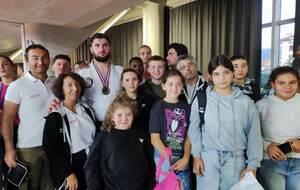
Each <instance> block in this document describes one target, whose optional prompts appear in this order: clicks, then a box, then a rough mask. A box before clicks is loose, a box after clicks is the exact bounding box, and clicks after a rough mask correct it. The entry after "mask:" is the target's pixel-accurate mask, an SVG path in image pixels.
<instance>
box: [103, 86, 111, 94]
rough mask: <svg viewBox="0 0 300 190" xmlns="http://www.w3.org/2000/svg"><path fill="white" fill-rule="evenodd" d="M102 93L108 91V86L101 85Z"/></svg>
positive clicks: (107, 92)
mask: <svg viewBox="0 0 300 190" xmlns="http://www.w3.org/2000/svg"><path fill="white" fill-rule="evenodd" d="M102 93H103V94H104V95H108V94H109V93H110V90H109V87H108V86H103V87H102Z"/></svg>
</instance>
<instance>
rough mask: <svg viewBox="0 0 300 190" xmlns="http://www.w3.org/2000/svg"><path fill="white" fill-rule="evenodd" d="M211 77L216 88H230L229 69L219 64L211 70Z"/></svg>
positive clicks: (230, 76) (231, 74) (231, 75)
mask: <svg viewBox="0 0 300 190" xmlns="http://www.w3.org/2000/svg"><path fill="white" fill-rule="evenodd" d="M211 78H212V81H213V84H214V88H215V89H216V90H218V89H220V90H221V89H222V90H224V89H227V88H230V86H231V83H232V79H233V72H232V71H231V70H230V69H228V68H226V67H224V66H222V65H219V66H218V67H217V68H216V69H215V70H213V71H212V74H211Z"/></svg>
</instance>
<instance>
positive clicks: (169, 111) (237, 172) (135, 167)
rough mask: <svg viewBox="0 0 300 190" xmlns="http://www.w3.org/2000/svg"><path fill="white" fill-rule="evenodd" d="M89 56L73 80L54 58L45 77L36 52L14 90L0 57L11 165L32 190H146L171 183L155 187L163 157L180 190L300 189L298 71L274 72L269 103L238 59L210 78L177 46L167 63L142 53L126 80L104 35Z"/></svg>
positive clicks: (224, 60)
mask: <svg viewBox="0 0 300 190" xmlns="http://www.w3.org/2000/svg"><path fill="white" fill-rule="evenodd" d="M90 52H91V54H92V60H91V62H90V63H89V64H85V63H81V62H78V64H76V65H77V66H76V69H75V70H74V72H71V71H72V69H71V64H70V62H71V61H70V58H69V57H68V56H67V55H57V56H55V58H54V60H53V65H52V67H51V68H52V70H53V72H54V76H48V75H47V70H48V68H49V63H50V56H49V52H48V50H47V49H46V48H45V47H44V46H42V45H38V44H34V45H30V46H28V47H27V48H26V50H25V52H24V57H25V61H26V64H27V65H28V66H29V70H30V71H29V72H27V73H25V74H24V76H23V77H21V78H19V79H17V80H15V78H13V77H10V75H9V73H10V72H11V67H12V65H13V62H12V61H11V60H10V59H9V58H8V57H5V56H0V77H1V80H2V82H1V83H0V89H1V90H0V91H1V92H0V100H1V104H0V105H1V107H0V108H1V109H0V111H1V112H0V115H1V132H2V137H3V140H4V151H3V154H4V161H5V164H6V165H7V166H8V167H9V168H12V167H15V166H16V162H17V160H20V161H22V162H24V163H26V164H27V165H28V166H29V167H30V173H31V182H30V183H31V186H32V189H35V190H38V189H45V190H48V189H69V190H77V189H78V190H84V189H88V190H93V189H95V190H96V189H97V190H99V189H105V190H117V189H121V190H148V189H149V190H150V189H153V188H155V186H156V185H157V184H159V183H161V182H162V181H163V180H164V177H165V176H159V177H158V176H155V170H156V168H157V167H158V165H159V160H160V158H161V157H163V158H165V159H164V162H163V164H162V165H161V169H162V170H164V171H165V172H166V173H167V172H170V171H174V172H175V174H176V176H177V177H178V179H179V180H180V183H181V184H182V188H183V189H184V190H190V189H193V188H196V189H197V190H201V189H209V190H227V189H230V187H231V186H233V185H234V184H235V183H237V182H238V181H239V180H240V179H241V178H243V177H244V176H245V175H246V173H247V172H252V173H253V175H255V176H256V174H257V176H258V179H259V181H260V183H261V184H262V185H263V186H264V188H265V189H270V190H284V189H288V190H298V189H300V184H299V182H298V180H297V179H298V177H299V176H300V140H299V139H300V128H299V127H298V126H297V125H298V123H299V122H300V109H298V108H299V106H300V96H299V94H297V92H298V86H299V75H298V73H297V71H296V70H294V69H293V68H291V67H288V66H285V67H278V68H276V69H274V70H273V71H272V73H271V74H270V84H271V85H272V88H273V91H274V93H273V94H271V95H269V96H268V97H265V98H262V95H261V93H260V92H261V91H260V87H259V85H258V84H257V83H256V82H255V81H254V80H251V79H248V78H247V73H248V68H249V65H248V63H247V59H246V58H245V57H244V56H241V55H235V56H232V57H231V58H228V57H227V56H224V55H219V56H216V57H214V58H212V59H211V61H210V62H209V64H208V74H207V75H205V76H204V75H202V73H201V72H200V71H198V69H197V62H196V61H195V59H194V58H193V57H192V56H191V55H189V54H188V49H187V48H186V46H185V45H183V44H179V43H172V44H170V45H169V47H168V56H167V58H166V59H164V58H163V57H161V56H157V55H153V56H152V52H151V48H150V47H149V46H147V45H143V46H141V47H140V49H139V52H138V56H136V57H133V58H131V59H130V61H129V67H128V68H123V67H122V66H120V65H115V64H114V63H112V61H111V59H110V58H111V43H110V39H109V38H108V36H107V35H106V34H102V33H97V34H94V35H93V36H92V37H91V39H90ZM14 80H15V81H14ZM16 130H17V131H16ZM15 134H17V136H15V138H14V135H15ZM14 139H15V140H14ZM169 149H171V155H169V154H168V150H169ZM1 151H2V150H1ZM0 163H1V165H4V163H3V162H2V159H1V161H0ZM1 170H2V168H1ZM193 175H195V176H196V180H195V181H194V180H193ZM193 184H194V186H195V187H193ZM195 184H196V185H195ZM9 188H11V189H13V187H9ZM9 188H8V189H9ZM26 188H27V185H26V183H24V184H23V185H21V186H20V187H19V189H26Z"/></svg>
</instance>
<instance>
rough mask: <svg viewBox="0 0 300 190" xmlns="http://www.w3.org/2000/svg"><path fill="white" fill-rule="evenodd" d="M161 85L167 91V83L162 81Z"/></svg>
mask: <svg viewBox="0 0 300 190" xmlns="http://www.w3.org/2000/svg"><path fill="white" fill-rule="evenodd" d="M161 87H162V89H163V90H164V91H166V85H165V83H163V82H162V83H161Z"/></svg>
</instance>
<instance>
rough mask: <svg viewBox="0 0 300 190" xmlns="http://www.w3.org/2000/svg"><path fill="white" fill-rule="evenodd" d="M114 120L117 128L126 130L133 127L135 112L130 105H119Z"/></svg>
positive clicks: (113, 116)
mask: <svg viewBox="0 0 300 190" xmlns="http://www.w3.org/2000/svg"><path fill="white" fill-rule="evenodd" d="M112 120H113V122H114V124H115V128H116V129H121V130H126V129H129V128H131V125H132V121H133V113H132V111H131V109H130V108H129V107H119V108H117V109H116V110H115V111H114V113H113V115H112Z"/></svg>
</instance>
